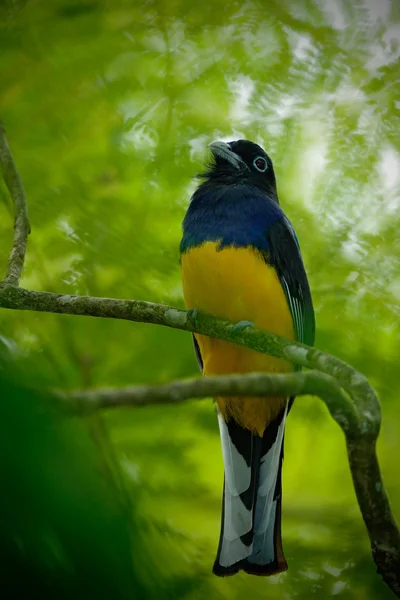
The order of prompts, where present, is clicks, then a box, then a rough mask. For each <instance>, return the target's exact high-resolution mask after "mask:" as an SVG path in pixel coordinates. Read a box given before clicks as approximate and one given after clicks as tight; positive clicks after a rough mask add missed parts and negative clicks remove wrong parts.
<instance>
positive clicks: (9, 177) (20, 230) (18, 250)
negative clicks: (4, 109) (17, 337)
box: [0, 121, 31, 286]
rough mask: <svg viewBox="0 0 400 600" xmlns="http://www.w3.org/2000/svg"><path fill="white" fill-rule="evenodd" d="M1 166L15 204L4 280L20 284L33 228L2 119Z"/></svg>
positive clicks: (0, 136) (0, 140) (0, 133)
mask: <svg viewBox="0 0 400 600" xmlns="http://www.w3.org/2000/svg"><path fill="white" fill-rule="evenodd" d="M0 166H1V169H2V171H3V178H4V181H5V183H6V186H7V188H8V191H9V192H10V196H11V198H12V200H13V204H14V240H13V245H12V248H11V252H10V257H9V259H8V267H7V274H6V278H5V280H4V282H5V283H8V284H11V285H16V286H18V285H19V281H20V279H21V274H22V269H23V267H24V261H25V253H26V245H27V242H28V235H29V233H30V230H31V228H30V224H29V217H28V207H27V203H26V197H25V192H24V187H23V185H22V181H21V177H20V176H19V173H18V171H17V167H16V166H15V162H14V159H13V157H12V154H11V151H10V148H9V146H8V143H7V138H6V133H5V130H4V126H3V123H2V122H1V121H0Z"/></svg>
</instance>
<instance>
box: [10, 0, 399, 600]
mask: <svg viewBox="0 0 400 600" xmlns="http://www.w3.org/2000/svg"><path fill="white" fill-rule="evenodd" d="M399 57H400V4H398V3H397V2H395V1H393V2H392V3H391V2H390V0H382V1H381V0H379V1H378V0H360V2H358V3H357V4H356V3H354V2H352V1H351V0H346V1H345V0H343V1H340V0H336V1H333V0H324V1H323V0H320V1H318V0H284V1H282V0H269V2H262V1H259V2H257V1H248V2H239V1H238V2H222V1H216V2H209V3H207V2H200V1H199V0H193V1H191V2H187V1H185V2H183V1H181V0H164V1H161V0H159V1H156V0H155V1H153V0H148V1H143V2H139V1H136V2H128V1H125V2H124V1H122V0H115V1H113V0H109V1H106V0H103V1H96V0H82V1H78V0H76V1H75V2H73V1H66V0H53V1H50V0H37V1H36V2H35V1H31V2H21V1H11V0H6V1H4V0H3V1H2V2H0V118H1V119H2V120H3V121H4V123H5V126H6V129H7V134H8V138H9V143H10V145H11V147H12V150H13V154H14V157H15V160H16V162H17V165H18V168H19V171H20V174H21V177H22V179H23V182H24V186H25V189H26V193H27V197H28V204H29V213H30V218H31V225H32V234H31V236H30V239H29V246H28V254H27V258H26V264H25V269H24V273H23V278H22V282H21V285H23V286H24V287H27V288H29V289H35V290H46V291H54V292H60V293H66V294H90V295H96V296H110V297H116V298H135V299H142V300H150V301H153V302H161V303H167V304H171V305H174V306H180V307H182V306H183V299H182V289H181V283H180V268H179V255H178V246H179V240H180V235H181V229H180V224H181V221H182V219H183V216H184V213H185V210H186V207H187V205H188V202H189V198H190V195H191V193H192V191H193V190H194V189H195V186H196V180H195V179H194V178H193V176H194V175H195V174H196V173H197V172H199V171H200V170H201V169H202V165H203V164H204V161H205V160H206V158H207V144H208V143H209V142H210V141H212V140H215V139H224V140H229V139H238V138H242V137H245V138H248V139H251V140H253V141H257V142H259V143H261V144H262V145H263V146H264V147H265V149H266V150H267V152H268V153H269V154H270V155H271V157H272V159H273V161H274V165H275V171H276V176H277V182H278V191H279V194H280V201H281V204H282V206H283V208H284V210H285V211H286V213H287V214H288V216H289V218H290V219H291V221H292V223H293V224H294V226H295V228H296V232H297V235H298V237H299V240H300V244H301V247H302V252H303V256H304V261H305V265H306V269H307V272H308V275H309V281H310V285H311V289H312V292H313V298H314V304H315V311H316V319H317V337H316V346H317V347H319V348H321V349H322V350H324V351H326V352H329V353H331V354H334V355H337V356H338V357H340V358H341V359H343V360H345V361H347V362H349V363H351V364H352V365H353V366H354V367H355V368H357V369H358V370H360V371H361V372H362V373H364V374H365V375H366V376H367V377H368V378H369V380H370V381H371V383H372V384H373V385H374V386H375V388H376V390H377V392H378V394H379V396H380V399H381V402H382V410H383V428H382V434H381V437H380V439H379V445H378V452H379V460H380V464H381V468H382V472H383V476H384V480H385V483H386V486H387V491H388V494H389V496H390V499H391V502H392V506H393V510H394V512H395V514H396V515H397V518H400V484H399V467H398V462H399V457H400V416H399V412H400V411H399V408H398V401H399V393H398V387H399V385H398V371H399V367H398V364H399V352H400V328H399V315H400V306H399V299H400V264H399V255H400V237H399V235H398V229H399V225H400V212H399V205H400V199H399V196H400V154H399V149H400V138H399V134H398V132H399V126H400V118H399V108H400V86H399V77H400V67H399ZM11 242H12V207H11V202H10V199H9V198H8V195H7V192H6V189H5V186H4V185H3V183H1V184H0V273H1V274H2V276H3V274H4V273H5V270H6V265H7V258H8V253H9V249H10V247H11ZM0 347H1V348H3V351H4V352H7V354H8V355H9V360H10V361H11V363H10V364H12V365H13V366H14V368H17V372H18V377H19V380H20V381H22V382H23V383H24V384H25V385H26V386H35V387H37V388H42V389H48V388H50V387H59V388H62V389H66V390H68V389H73V388H76V387H94V386H99V387H100V386H105V385H107V386H122V385H127V384H134V383H154V382H167V381H169V380H171V379H174V378H179V377H188V376H193V375H197V374H198V370H197V364H196V361H195V358H194V356H193V351H192V342H191V338H190V335H188V334H185V333H184V332H178V331H173V330H169V329H163V328H162V327H157V326H153V325H145V324H135V323H127V322H118V321H113V320H99V319H92V318H83V317H68V316H58V315H51V314H38V313H17V312H12V311H5V310H3V311H1V312H0ZM10 369H11V367H10ZM4 385H5V384H4ZM5 389H6V388H4V387H3V390H5ZM15 393H17V392H15ZM10 394H11V392H10ZM11 395H12V394H11ZM6 396H7V394H3V397H4V398H6ZM2 410H3V409H2ZM6 417H7V412H6V411H5V412H4V415H3V416H2V417H1V418H2V420H3V421H4V422H7V421H6ZM11 422H13V421H12V420H11ZM68 426H70V425H68ZM57 427H58V426H57ZM57 427H55V428H54V440H53V442H54V443H56V440H57V439H58V438H59V435H58V433H57V432H58V429H57ZM62 427H64V425H63V426H62ZM81 428H82V425H81V424H78V423H75V424H73V425H71V432H70V433H69V435H68V436H67V440H68V442H69V443H70V444H71V448H72V447H75V446H76V444H78V445H79V444H80V443H81V442H79V439H80V436H82V435H83V436H84V433H82V429H81ZM89 431H90V432H91V434H92V436H94V439H95V443H96V444H97V449H96V448H95V452H96V453H98V455H100V456H103V455H104V457H105V456H106V455H107V456H108V459H107V460H108V461H110V460H111V462H112V468H111V470H112V471H113V472H114V479H118V485H117V484H116V483H115V482H114V486H115V490H114V494H115V495H116V496H118V494H119V495H120V500H121V503H122V504H123V505H124V509H123V510H126V509H127V508H128V510H129V512H130V513H131V512H132V514H133V511H134V515H135V516H134V519H133V525H130V527H131V528H132V529H133V530H134V531H135V536H137V540H136V542H135V543H136V544H139V546H140V548H141V550H140V552H137V551H136V552H134V564H135V572H136V573H138V577H139V579H140V585H141V586H144V587H143V589H142V591H141V592H138V594H139V596H138V597H143V598H146V597H149V598H150V597H153V596H154V597H158V598H164V597H165V598H169V597H171V598H191V599H192V598H193V599H194V598H196V599H197V598H210V599H211V600H213V599H214V598H215V599H219V598H221V599H225V598H227V599H241V598H243V597H244V595H245V594H251V595H252V597H253V598H263V597H268V598H272V599H274V598H295V597H299V598H303V597H304V598H308V597H316V598H321V599H322V598H326V597H330V596H336V595H337V596H339V597H341V598H344V599H347V598H348V599H350V598H351V599H352V598H354V599H358V598H359V599H365V598H366V599H369V598H371V599H380V598H382V599H383V598H390V597H392V596H391V593H390V592H389V591H388V589H387V588H386V586H385V585H384V584H383V583H382V582H381V581H380V579H379V577H378V576H377V575H376V573H375V567H374V564H373V562H372V559H371V556H370V551H369V544H368V539H367V535H366V532H365V529H364V525H363V523H362V520H361V516H360V513H359V509H358V505H357V502H356V498H355V494H354V490H353V487H352V483H351V479H350V474H349V468H348V464H347V459H346V454H345V448H344V441H343V436H342V434H341V432H340V430H339V428H338V427H337V426H336V424H335V423H334V422H333V421H332V419H331V418H330V417H329V415H328V413H327V410H326V409H325V407H324V405H323V404H322V403H321V402H320V401H319V400H318V399H315V398H301V399H298V401H297V402H296V404H295V408H294V410H293V411H292V413H291V416H290V419H289V422H288V425H287V435H286V451H285V465H284V475H283V490H284V491H283V493H284V496H283V501H284V506H283V543H284V548H285V554H286V558H287V560H288V562H289V571H288V572H287V573H285V574H282V575H280V576H277V577H272V578H268V579H264V578H260V579H259V578H254V577H253V578H251V577H249V576H246V575H244V574H241V575H237V576H235V577H233V578H228V579H218V578H216V577H214V576H212V575H211V573H210V571H211V566H212V563H213V560H214V555H215V551H216V547H217V542H218V536H219V527H220V508H221V507H220V504H221V491H222V480H223V467H222V457H221V450H220V446H219V439H218V430H217V423H216V417H215V414H214V410H213V407H212V404H211V401H210V400H209V399H208V400H204V401H193V402H188V403H186V404H182V405H179V406H176V407H172V406H171V407H152V408H148V409H147V408H146V409H145V408H143V409H124V410H114V411H108V412H107V413H104V414H103V415H102V418H101V419H98V420H97V421H96V423H95V425H93V423H89ZM60 435H61V434H60ZM32 439H33V438H32ZM25 443H26V444H28V442H26V440H25V438H24V437H22V438H21V437H19V436H18V435H17V431H16V432H15V436H14V437H13V436H10V439H9V444H10V445H9V450H11V449H12V452H15V453H17V454H18V453H20V454H22V455H23V454H24V453H25V455H26V452H27V450H26V448H25V446H24V444H25ZM30 443H32V447H33V448H34V447H35V442H34V441H33V442H32V440H31V441H30ZM85 443H87V444H88V447H90V448H91V450H90V451H89V450H88V451H87V452H82V453H81V455H80V456H81V461H87V463H88V464H87V468H88V469H90V468H93V469H94V471H95V472H96V473H97V471H96V467H95V466H93V465H92V467H91V466H90V465H91V462H90V461H91V458H90V457H91V452H93V451H94V450H93V447H92V446H91V445H90V444H91V442H90V439H87V440H86V442H85ZM71 451H73V452H74V451H75V450H71ZM43 452H45V450H43ZM110 456H111V458H110ZM64 458H65V457H64ZM27 460H28V459H27ZM62 460H63V459H62V457H60V461H61V462H62ZM104 460H106V459H105V458H104ZM28 462H29V461H28ZM65 463H66V464H67V463H68V465H69V462H68V461H67V460H66V459H65ZM11 464H13V463H11ZM18 464H19V463H18V462H15V469H18V468H19V467H18ZM71 465H72V466H70V467H69V466H66V471H67V472H68V473H69V477H71V482H70V483H69V485H70V486H72V487H73V481H74V477H72V476H71V473H72V475H73V474H74V473H75V471H74V469H75V468H76V469H77V473H78V471H79V468H78V466H79V464H78V465H75V467H74V463H72V464H71ZM29 468H30V469H31V470H33V472H35V470H36V471H37V473H38V479H39V480H40V477H39V474H40V473H41V469H42V462H41V460H39V453H36V454H35V453H34V452H33V453H32V454H31V455H30V467H29ZM63 468H64V467H63ZM82 468H83V467H82ZM56 470H57V469H56ZM78 475H79V474H78ZM78 475H77V476H76V482H78V481H79V477H78ZM100 480H101V477H100ZM96 481H97V480H96ZM38 485H39V484H38ZM76 485H78V483H76ZM88 485H89V484H88ZM96 485H100V483H99V481H97V483H96V484H95V483H93V486H92V487H91V494H92V496H93V498H95V497H96V487H95V486H96ZM110 486H111V487H112V485H111V483H110ZM109 492H110V490H108V492H107V493H109ZM46 493H47V494H50V493H51V494H53V497H54V498H55V501H56V500H57V498H58V496H57V494H61V495H62V492H61V488H60V489H59V488H58V487H57V485H56V484H55V488H54V490H53V491H52V492H49V491H48V490H47V491H46V490H45V489H44V488H43V497H46ZM60 497H61V496H60ZM38 502H39V500H38ZM94 502H95V500H94ZM66 506H68V503H67V504H66ZM65 510H66V513H65V514H66V518H69V519H71V521H73V520H74V519H73V515H72V513H71V514H68V509H67V508H66V509H65ZM124 514H126V513H124ZM34 518H36V517H34V515H32V519H34ZM84 521H85V519H83V518H82V523H84ZM99 521H101V518H100V517H99ZM82 527H83V530H82V535H88V536H89V539H90V534H89V533H88V532H86V533H84V525H83V526H82ZM93 527H95V525H93ZM99 527H100V525H99ZM117 529H118V528H117ZM89 530H90V528H89ZM89 530H88V531H89ZM99 535H100V534H99ZM116 535H117V533H116ZM118 535H119V534H118ZM121 535H122V534H121ZM37 536H39V537H40V532H39V531H38V532H37ZM104 539H106V538H104ZM135 539H136V538H135ZM138 540H139V541H138ZM93 543H94V544H95V545H97V546H98V541H97V538H96V541H94V542H93ZM139 546H137V547H139ZM116 552H117V551H116ZM119 552H121V554H123V552H126V549H125V551H122V550H120V551H119ZM77 560H78V559H77ZM50 562H51V561H50ZM49 564H50V563H49ZM61 564H62V561H61ZM49 568H50V569H51V565H50V567H49ZM127 570H129V568H128V567H127ZM114 575H115V578H116V579H118V580H120V576H119V575H118V573H117V571H115V573H114ZM110 577H111V578H112V577H113V574H112V573H111V574H110ZM138 585H139V584H138ZM128 587H129V586H128ZM143 590H145V591H143ZM88 594H89V593H88ZM86 597H88V596H86ZM89 597H90V595H89ZM115 597H117V596H115ZM123 597H126V596H123ZM128 597H129V596H128Z"/></svg>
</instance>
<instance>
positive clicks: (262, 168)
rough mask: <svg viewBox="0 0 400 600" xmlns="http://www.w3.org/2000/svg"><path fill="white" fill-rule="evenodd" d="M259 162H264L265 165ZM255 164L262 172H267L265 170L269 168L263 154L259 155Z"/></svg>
mask: <svg viewBox="0 0 400 600" xmlns="http://www.w3.org/2000/svg"><path fill="white" fill-rule="evenodd" d="M257 163H259V164H260V163H262V165H263V166H261V165H260V166H259V165H257ZM253 166H254V167H255V168H256V169H257V171H260V173H265V171H266V170H267V169H268V163H267V161H266V160H265V158H264V157H263V156H257V158H255V159H254V160H253Z"/></svg>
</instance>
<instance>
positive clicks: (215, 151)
mask: <svg viewBox="0 0 400 600" xmlns="http://www.w3.org/2000/svg"><path fill="white" fill-rule="evenodd" d="M209 148H210V150H211V152H212V155H213V160H212V162H211V164H210V165H209V167H208V170H207V172H206V173H204V174H203V177H204V178H206V179H207V180H208V181H209V182H210V183H211V184H212V183H217V184H222V185H223V184H225V185H235V184H236V185H237V184H238V183H249V184H251V185H254V186H256V187H258V188H261V189H262V190H264V191H266V192H268V193H269V194H273V195H274V196H277V192H276V181H275V173H274V167H273V165H272V160H271V159H270V157H269V156H268V154H267V153H266V152H265V151H264V150H263V149H262V148H261V146H259V145H258V144H255V143H254V142H250V141H248V140H237V141H234V142H212V143H211V144H209Z"/></svg>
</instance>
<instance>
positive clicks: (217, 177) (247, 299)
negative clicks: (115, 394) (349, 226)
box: [180, 140, 315, 576]
mask: <svg viewBox="0 0 400 600" xmlns="http://www.w3.org/2000/svg"><path fill="white" fill-rule="evenodd" d="M209 147H210V150H211V152H212V162H211V164H210V165H209V167H208V170H207V171H206V172H205V173H204V174H202V175H201V177H202V179H203V182H202V183H201V185H200V186H199V187H198V189H197V190H196V191H195V193H194V194H193V196H192V198H191V202H190V205H189V208H188V211H187V213H186V216H185V219H184V221H183V238H182V241H181V246H180V251H181V265H182V281H183V291H184V298H185V302H186V305H187V307H188V308H192V309H197V310H199V311H202V312H205V313H208V314H211V315H214V316H215V317H218V318H221V319H225V320H229V321H233V322H235V323H237V328H239V329H240V328H241V327H246V326H252V325H253V326H255V327H257V328H260V329H265V330H268V331H270V332H273V333H276V334H279V335H281V336H284V337H286V338H289V339H294V340H298V341H300V342H304V343H306V344H313V342H314V331H315V321H314V311H313V305H312V299H311V293H310V288H309V285H308V281H307V276H306V272H305V269H304V265H303V261H302V258H301V253H300V249H299V243H298V240H297V237H296V234H295V232H294V230H293V227H292V225H291V224H290V222H289V220H288V219H287V217H286V215H285V213H284V212H283V210H282V209H281V207H280V206H279V202H278V194H277V189H276V181H275V175H274V169H273V166H272V162H271V159H270V158H269V156H268V155H267V154H266V153H265V152H264V150H263V149H262V148H261V147H260V146H258V145H257V144H255V143H252V142H250V141H247V140H238V141H234V142H229V143H225V142H213V143H212V144H210V146H209ZM194 345H195V351H196V355H197V358H198V360H199V363H200V366H201V368H202V371H203V373H204V374H205V375H221V374H228V373H248V372H250V371H258V372H260V371H266V372H273V373H284V372H288V371H292V370H294V369H295V367H294V366H293V365H292V364H290V363H289V362H287V361H284V360H281V359H277V358H275V357H272V356H268V355H267V354H262V353H259V352H255V351H254V350H250V349H248V348H245V347H244V346H239V345H236V344H233V343H230V342H226V341H223V340H218V339H214V338H210V337H207V336H203V335H198V334H195V335H194ZM215 400H216V403H217V414H218V422H219V429H220V436H221V443H222V453H223V459H224V472H225V481H224V491H223V505H222V524H221V533H220V541H219V547H218V552H217V557H216V560H215V563H214V567H213V572H214V573H215V574H216V575H219V576H225V575H233V574H235V573H237V572H238V571H240V570H243V571H245V572H246V573H249V574H253V575H273V574H275V573H280V572H281V571H285V570H286V569H287V563H286V560H285V557H284V554H283V549H282V542H281V490H282V485H281V469H282V458H283V437H284V428H285V420H286V417H287V414H288V411H289V409H290V407H291V404H292V402H293V398H279V397H260V398H254V397H240V398H236V397H220V398H215Z"/></svg>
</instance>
